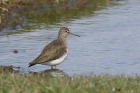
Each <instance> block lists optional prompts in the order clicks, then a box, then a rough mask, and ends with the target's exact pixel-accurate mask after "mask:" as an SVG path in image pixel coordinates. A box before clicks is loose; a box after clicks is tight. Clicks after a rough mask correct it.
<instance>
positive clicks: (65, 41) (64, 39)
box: [58, 37, 67, 46]
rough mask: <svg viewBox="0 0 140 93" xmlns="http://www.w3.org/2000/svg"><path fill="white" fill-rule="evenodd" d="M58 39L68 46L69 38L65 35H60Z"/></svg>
mask: <svg viewBox="0 0 140 93" xmlns="http://www.w3.org/2000/svg"><path fill="white" fill-rule="evenodd" d="M58 39H59V40H60V41H62V43H64V44H65V45H66V46H67V40H66V38H65V37H58Z"/></svg>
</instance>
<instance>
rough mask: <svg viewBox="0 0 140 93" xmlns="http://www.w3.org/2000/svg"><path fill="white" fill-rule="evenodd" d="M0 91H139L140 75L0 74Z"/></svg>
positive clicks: (52, 92)
mask: <svg viewBox="0 0 140 93" xmlns="http://www.w3.org/2000/svg"><path fill="white" fill-rule="evenodd" d="M0 91H1V93H140V77H125V76H110V75H100V76H95V75H88V76H82V75H81V76H80V75H74V76H72V77H47V76H43V75H38V74H36V75H35V74H30V75H20V74H11V73H9V74H8V73H7V74H0Z"/></svg>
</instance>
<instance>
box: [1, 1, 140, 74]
mask: <svg viewBox="0 0 140 93" xmlns="http://www.w3.org/2000/svg"><path fill="white" fill-rule="evenodd" d="M61 27H68V28H69V30H70V31H71V32H73V33H75V34H78V35H80V36H81V37H74V36H68V38H67V41H68V49H69V54H68V57H67V59H66V60H65V61H64V62H63V63H62V64H60V65H58V66H57V68H58V69H60V70H62V71H64V72H65V73H67V74H69V75H72V74H88V73H91V72H92V73H94V74H96V75H99V74H102V73H103V74H111V75H120V74H124V75H140V69H139V67H140V48H139V47H140V30H139V29H140V1H139V0H30V1H29V0H1V3H0V65H2V66H9V65H12V66H15V67H20V68H21V69H20V70H21V71H22V72H30V71H33V72H40V71H43V70H46V69H50V68H51V67H50V66H43V65H35V66H33V67H31V68H28V63H29V62H31V61H32V60H33V59H35V58H36V57H37V56H38V55H39V54H40V52H41V51H42V49H43V48H44V47H45V46H46V45H47V44H48V43H50V42H51V41H52V40H54V39H55V38H57V34H58V31H59V29H60V28H61Z"/></svg>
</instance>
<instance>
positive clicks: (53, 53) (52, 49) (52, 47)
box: [29, 40, 67, 67]
mask: <svg viewBox="0 0 140 93" xmlns="http://www.w3.org/2000/svg"><path fill="white" fill-rule="evenodd" d="M66 52H67V46H66V45H65V44H63V42H61V41H60V40H54V41H53V42H51V43H50V44H48V45H47V46H46V47H45V48H44V49H43V50H42V52H41V54H40V55H39V56H38V57H37V58H36V59H35V60H33V61H32V62H30V63H29V67H30V66H33V65H35V64H41V63H44V62H49V61H52V60H54V59H57V58H59V57H61V56H62V55H63V54H64V53H66Z"/></svg>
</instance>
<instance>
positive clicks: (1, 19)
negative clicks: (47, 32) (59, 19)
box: [0, 0, 88, 31]
mask: <svg viewBox="0 0 140 93" xmlns="http://www.w3.org/2000/svg"><path fill="white" fill-rule="evenodd" d="M87 2H88V0H82V1H79V0H76V1H74V2H71V0H66V1H63V0H59V2H57V1H56V0H47V1H46V0H41V1H40V0H30V1H22V0H16V1H14V0H13V1H10V0H2V1H1V2H0V31H2V30H4V28H7V29H12V30H13V29H14V30H16V28H17V26H19V27H22V24H23V22H24V20H23V19H22V17H21V16H22V14H21V13H23V12H28V13H30V12H36V11H39V10H42V9H44V10H45V12H46V11H51V10H59V11H67V10H69V9H73V8H78V7H81V6H83V5H84V4H86V3H87ZM14 19H15V20H14ZM7 29H6V30H7Z"/></svg>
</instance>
